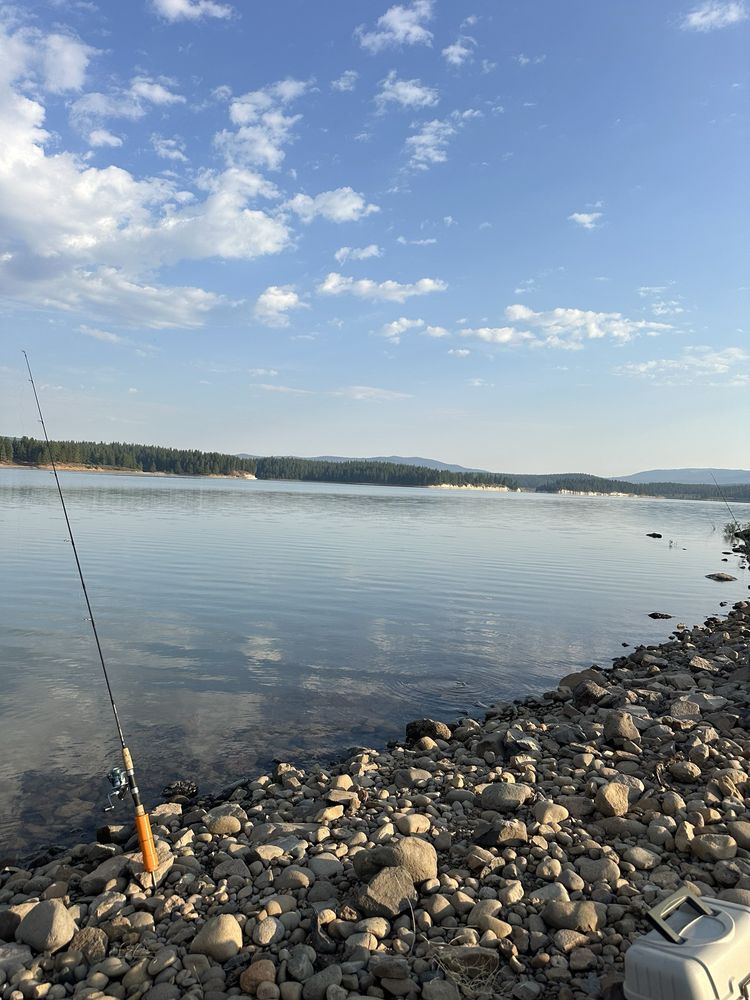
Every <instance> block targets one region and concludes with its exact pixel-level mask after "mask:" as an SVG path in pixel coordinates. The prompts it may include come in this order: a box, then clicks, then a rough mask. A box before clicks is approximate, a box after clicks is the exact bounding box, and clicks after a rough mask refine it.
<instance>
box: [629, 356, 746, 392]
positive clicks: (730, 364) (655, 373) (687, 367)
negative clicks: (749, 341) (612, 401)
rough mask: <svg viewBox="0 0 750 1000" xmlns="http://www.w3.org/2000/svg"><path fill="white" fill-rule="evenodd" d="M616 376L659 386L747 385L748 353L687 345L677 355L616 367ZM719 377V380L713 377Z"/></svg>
mask: <svg viewBox="0 0 750 1000" xmlns="http://www.w3.org/2000/svg"><path fill="white" fill-rule="evenodd" d="M615 372H616V373H617V374H618V375H630V376H633V377H636V378H644V379H648V380H650V381H652V382H656V383H659V384H661V385H692V384H695V383H702V384H708V385H723V386H746V385H748V383H749V382H750V354H748V352H747V351H745V350H743V349H742V348H740V347H725V348H723V349H720V350H717V349H715V348H712V347H688V348H686V349H685V350H684V351H683V353H682V356H681V357H679V358H660V359H659V360H656V361H642V362H634V363H632V364H626V365H621V366H620V367H619V368H616V369H615ZM715 379H718V380H719V381H718V382H715V381H714V380H715Z"/></svg>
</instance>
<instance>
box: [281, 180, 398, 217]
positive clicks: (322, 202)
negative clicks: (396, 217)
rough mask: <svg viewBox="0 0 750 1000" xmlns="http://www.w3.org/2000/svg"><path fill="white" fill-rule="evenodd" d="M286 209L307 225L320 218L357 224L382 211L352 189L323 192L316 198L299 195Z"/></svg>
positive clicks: (287, 204) (288, 203) (344, 188)
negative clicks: (360, 220)
mask: <svg viewBox="0 0 750 1000" xmlns="http://www.w3.org/2000/svg"><path fill="white" fill-rule="evenodd" d="M284 207H285V208H290V209H291V210H292V211H293V212H295V213H296V214H297V215H298V216H299V217H300V219H301V220H302V222H305V223H309V222H312V221H313V219H316V218H318V217H320V218H322V219H327V220H328V221H329V222H357V221H358V220H359V219H364V218H365V217H366V216H368V215H372V214H373V212H379V211H380V209H379V208H378V206H377V205H371V204H368V203H367V201H366V200H365V198H364V196H363V195H361V194H359V193H358V192H357V191H354V190H353V189H352V188H350V187H343V188H336V190H335V191H323V192H322V193H321V194H318V195H316V196H315V197H314V198H311V197H310V195H308V194H297V195H295V196H294V197H293V198H291V199H290V200H289V201H288V202H286V203H285V206H284Z"/></svg>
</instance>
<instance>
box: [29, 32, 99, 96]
mask: <svg viewBox="0 0 750 1000" xmlns="http://www.w3.org/2000/svg"><path fill="white" fill-rule="evenodd" d="M95 52H96V50H95V49H92V48H90V47H89V46H88V45H84V44H83V42H80V41H79V40H78V39H77V38H71V37H70V36H69V35H57V34H55V35H47V37H46V38H45V40H44V45H43V48H42V61H43V70H44V85H45V87H46V89H47V90H50V91H52V93H54V94H62V93H65V92H66V91H69V90H80V89H81V88H82V87H83V84H84V80H85V79H86V69H87V67H88V64H89V60H90V58H91V56H92V55H94V54H95Z"/></svg>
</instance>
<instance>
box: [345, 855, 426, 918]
mask: <svg viewBox="0 0 750 1000" xmlns="http://www.w3.org/2000/svg"><path fill="white" fill-rule="evenodd" d="M418 898H419V897H418V896H417V890H416V889H415V888H414V882H413V881H412V878H411V875H410V874H409V872H408V871H407V870H406V869H405V868H400V867H397V868H383V869H381V870H380V871H379V872H378V873H377V875H375V876H374V878H372V879H371V880H370V882H369V884H368V885H367V886H363V887H362V888H361V889H359V890H358V891H357V892H356V893H355V896H354V905H355V906H356V908H357V909H358V910H360V912H362V913H364V915H365V916H367V917H386V918H391V917H397V916H398V915H399V914H400V913H403V912H404V910H406V909H407V908H408V906H409V903H412V905H413V904H414V903H416V902H417V899H418Z"/></svg>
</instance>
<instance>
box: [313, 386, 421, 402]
mask: <svg viewBox="0 0 750 1000" xmlns="http://www.w3.org/2000/svg"><path fill="white" fill-rule="evenodd" d="M331 395H332V396H345V397H347V398H348V399H361V400H376V401H383V402H387V401H388V400H392V399H411V395H410V394H409V393H408V392H394V390H393V389H377V388H376V387H375V386H372V385H350V386H347V387H346V388H345V389H337V390H336V391H335V392H332V393H331Z"/></svg>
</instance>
